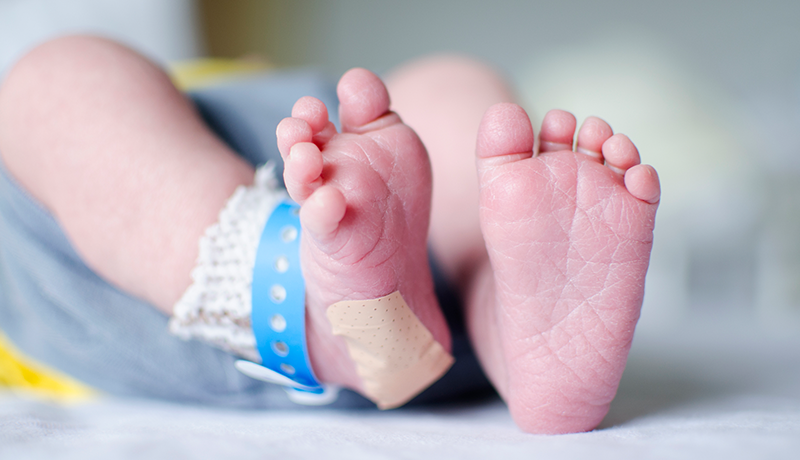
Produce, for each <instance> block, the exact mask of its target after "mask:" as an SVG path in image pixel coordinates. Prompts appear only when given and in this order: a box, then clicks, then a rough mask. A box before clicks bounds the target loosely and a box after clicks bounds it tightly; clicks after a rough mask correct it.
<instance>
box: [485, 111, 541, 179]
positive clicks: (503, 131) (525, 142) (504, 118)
mask: <svg viewBox="0 0 800 460" xmlns="http://www.w3.org/2000/svg"><path fill="white" fill-rule="evenodd" d="M533 140H534V137H533V127H532V126H531V120H530V118H528V114H527V113H525V110H523V109H522V107H520V106H518V105H516V104H511V103H502V104H495V105H493V106H492V107H490V108H489V110H487V111H486V113H485V114H484V115H483V119H482V120H481V124H480V126H479V127H478V144H477V148H476V154H477V156H478V165H479V167H481V169H483V168H485V167H486V166H488V165H494V166H496V165H498V164H502V163H507V162H510V161H517V160H521V159H524V158H530V157H531V156H533Z"/></svg>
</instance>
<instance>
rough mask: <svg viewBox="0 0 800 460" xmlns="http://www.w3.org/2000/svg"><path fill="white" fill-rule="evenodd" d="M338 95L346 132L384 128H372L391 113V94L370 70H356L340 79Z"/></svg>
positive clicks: (341, 118)
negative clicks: (377, 121)
mask: <svg viewBox="0 0 800 460" xmlns="http://www.w3.org/2000/svg"><path fill="white" fill-rule="evenodd" d="M336 93H337V95H338V96H339V104H340V105H339V118H340V120H341V123H342V131H345V132H355V133H362V132H365V131H371V130H373V129H376V128H380V127H383V125H382V126H369V125H371V124H372V122H374V121H376V120H378V119H379V118H381V117H382V116H383V115H386V114H388V113H390V112H389V92H388V91H387V90H386V86H385V85H384V84H383V82H382V81H381V79H380V78H378V76H377V75H375V74H374V73H372V72H370V71H369V70H366V69H352V70H350V71H348V72H347V73H345V74H344V76H342V78H341V80H339V86H338V87H337V88H336ZM395 117H396V115H395ZM396 121H399V117H398V118H397V120H396ZM392 122H395V120H392ZM365 128H366V129H365Z"/></svg>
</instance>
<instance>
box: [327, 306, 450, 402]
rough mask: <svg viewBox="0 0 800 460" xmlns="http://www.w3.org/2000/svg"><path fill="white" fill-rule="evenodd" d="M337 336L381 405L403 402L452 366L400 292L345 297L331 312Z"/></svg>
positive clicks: (369, 393)
mask: <svg viewBox="0 0 800 460" xmlns="http://www.w3.org/2000/svg"><path fill="white" fill-rule="evenodd" d="M327 315H328V320H329V321H330V323H331V325H332V326H333V333H334V335H339V336H342V337H344V339H345V341H346V342H347V349H348V351H349V352H350V357H351V358H352V359H353V361H354V362H355V364H356V371H357V372H358V375H359V376H360V377H361V379H362V381H363V384H364V393H365V396H367V397H368V398H369V399H370V400H372V401H373V402H374V403H376V404H377V405H378V407H379V408H380V409H392V408H395V407H399V406H402V405H403V404H405V403H406V402H408V401H409V400H410V399H411V398H413V397H414V396H416V395H417V394H419V393H420V392H421V391H422V390H424V389H425V388H427V387H428V386H430V385H431V384H432V383H433V382H435V381H437V380H438V379H439V378H440V377H441V376H442V375H444V373H445V372H446V371H447V370H448V369H449V368H450V366H452V365H453V362H454V359H453V357H452V356H451V355H450V354H449V353H448V352H447V351H445V349H444V348H443V347H442V346H441V344H439V342H437V341H435V340H434V339H433V335H432V334H431V333H430V331H428V329H427V328H426V327H425V325H423V324H422V322H420V320H419V319H418V318H417V317H416V315H414V312H413V311H411V309H410V308H409V307H408V305H407V304H406V302H405V300H403V296H401V295H400V292H399V291H395V292H393V293H391V294H389V295H387V296H385V297H381V298H379V299H374V300H357V301H343V302H337V303H335V304H333V305H331V306H330V307H329V308H328V311H327Z"/></svg>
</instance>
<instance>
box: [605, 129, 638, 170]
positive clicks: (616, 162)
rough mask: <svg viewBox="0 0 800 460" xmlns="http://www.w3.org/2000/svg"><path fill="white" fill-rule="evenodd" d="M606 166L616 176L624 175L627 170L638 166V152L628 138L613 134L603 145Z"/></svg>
mask: <svg viewBox="0 0 800 460" xmlns="http://www.w3.org/2000/svg"><path fill="white" fill-rule="evenodd" d="M602 152H603V157H604V158H605V159H606V166H608V168H609V169H611V170H612V171H614V172H616V173H617V174H620V175H624V174H625V171H627V170H628V169H629V168H631V167H633V166H636V165H638V164H639V162H640V160H639V150H637V149H636V146H635V145H633V142H631V140H630V139H628V136H626V135H624V134H615V135H613V136H611V137H610V138H608V140H606V141H605V142H604V143H603V149H602Z"/></svg>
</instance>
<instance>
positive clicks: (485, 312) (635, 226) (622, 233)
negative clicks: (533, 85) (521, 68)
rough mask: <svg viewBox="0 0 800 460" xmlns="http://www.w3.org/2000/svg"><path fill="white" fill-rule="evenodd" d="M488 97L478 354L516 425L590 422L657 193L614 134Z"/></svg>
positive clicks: (600, 405) (475, 309)
mask: <svg viewBox="0 0 800 460" xmlns="http://www.w3.org/2000/svg"><path fill="white" fill-rule="evenodd" d="M575 126H576V125H575V117H573V116H572V115H571V114H569V113H567V112H563V111H551V112H550V113H548V114H547V115H546V116H545V119H544V121H543V123H542V130H541V134H540V149H539V153H538V155H534V154H533V146H534V135H533V130H532V128H531V124H530V120H529V119H528V116H527V115H526V113H525V112H524V111H523V110H522V109H521V108H520V107H519V106H516V105H514V104H498V105H496V106H494V107H492V108H491V109H489V111H488V112H487V113H486V115H485V116H484V118H483V121H482V123H481V127H480V130H479V135H478V145H477V157H478V158H477V162H478V174H479V182H480V188H481V195H480V207H481V209H480V212H481V214H480V217H481V226H482V231H483V235H484V238H485V240H486V245H487V250H488V252H489V258H490V263H491V266H490V268H488V267H487V268H486V270H485V271H484V273H483V275H484V277H483V283H482V284H481V285H480V287H479V288H477V292H478V293H477V294H476V295H477V297H476V298H478V299H481V301H479V302H473V304H472V305H471V306H470V311H469V313H468V314H469V317H470V332H471V334H472V337H473V341H474V345H475V346H476V349H477V351H478V354H479V357H480V358H481V360H482V363H483V365H484V367H485V368H486V370H487V373H488V374H489V376H490V378H491V379H492V380H493V382H494V383H495V386H496V388H497V389H498V391H499V392H500V394H501V395H502V396H503V398H504V399H505V400H506V402H507V403H508V405H509V409H510V411H511V414H512V416H513V417H514V419H515V421H516V422H517V424H518V425H519V426H520V427H521V428H523V429H524V430H526V431H530V432H538V433H565V432H575V431H585V430H590V429H592V428H594V427H595V426H597V425H598V424H599V423H600V421H601V420H602V419H603V417H604V416H605V414H606V412H607V411H608V408H609V405H610V403H611V400H612V399H613V398H614V395H615V394H616V391H617V386H618V384H619V380H620V377H621V376H622V371H623V369H624V368H625V362H626V360H627V356H628V350H629V348H630V344H631V340H632V338H633V331H634V327H635V326H636V322H637V320H638V318H639V310H640V308H641V305H642V297H643V293H644V278H645V273H646V271H647V266H648V261H649V257H650V248H651V245H652V240H653V225H654V222H655V214H656V208H657V206H658V200H659V197H660V187H659V182H658V176H657V175H656V172H655V170H654V169H653V168H652V167H650V166H646V165H640V164H639V153H638V151H637V150H636V147H634V145H633V143H631V141H630V140H629V139H628V138H627V137H626V136H624V135H621V134H615V135H612V131H611V128H610V127H609V126H608V125H607V124H606V123H605V122H604V121H602V120H600V119H597V118H589V119H587V120H586V122H585V123H584V125H583V127H582V128H581V129H580V131H579V133H578V138H577V145H576V148H575V151H573V137H574V133H575Z"/></svg>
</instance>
